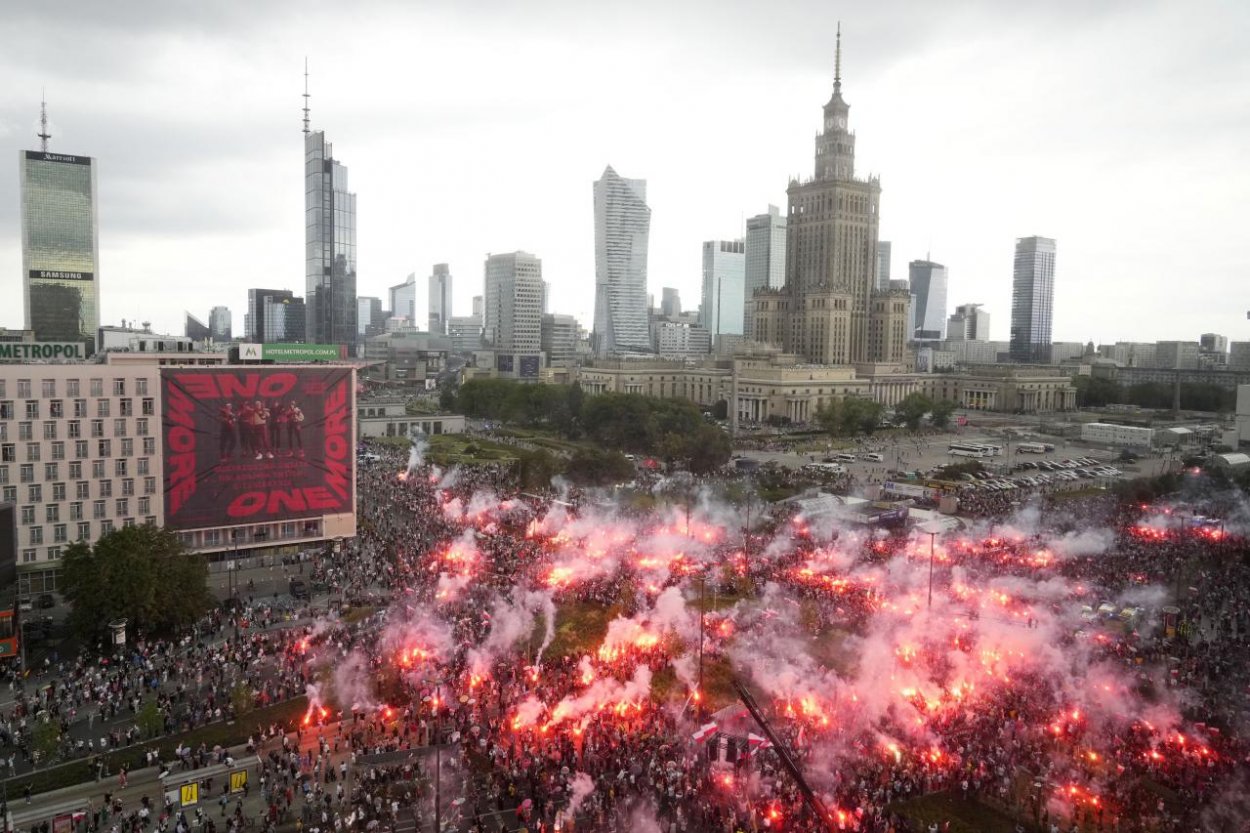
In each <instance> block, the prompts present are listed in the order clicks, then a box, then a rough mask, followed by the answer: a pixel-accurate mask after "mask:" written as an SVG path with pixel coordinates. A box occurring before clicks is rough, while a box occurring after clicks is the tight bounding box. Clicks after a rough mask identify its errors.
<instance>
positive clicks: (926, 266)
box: [907, 260, 947, 341]
mask: <svg viewBox="0 0 1250 833" xmlns="http://www.w3.org/2000/svg"><path fill="white" fill-rule="evenodd" d="M907 275H908V280H909V281H910V282H911V292H912V294H913V295H915V296H916V309H915V311H914V314H915V316H916V317H915V318H914V319H913V320H912V328H913V333H914V335H913V339H914V340H915V341H941V340H942V339H943V338H945V337H946V284H947V277H946V267H945V266H943V265H942V264H940V263H934V262H933V261H931V260H913V261H912V262H911V263H909V264H908V265H907Z"/></svg>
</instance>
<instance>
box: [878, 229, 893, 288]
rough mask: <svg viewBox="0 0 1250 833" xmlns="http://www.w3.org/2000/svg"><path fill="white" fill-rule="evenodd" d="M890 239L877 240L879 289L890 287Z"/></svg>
mask: <svg viewBox="0 0 1250 833" xmlns="http://www.w3.org/2000/svg"><path fill="white" fill-rule="evenodd" d="M892 248H893V247H892V246H891V245H890V241H889V240H878V241H877V289H889V288H890V255H891V249H892Z"/></svg>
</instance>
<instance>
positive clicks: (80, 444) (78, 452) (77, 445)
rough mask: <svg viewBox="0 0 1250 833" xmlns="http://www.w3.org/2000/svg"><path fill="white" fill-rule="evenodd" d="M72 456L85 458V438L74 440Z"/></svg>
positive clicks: (80, 458)
mask: <svg viewBox="0 0 1250 833" xmlns="http://www.w3.org/2000/svg"><path fill="white" fill-rule="evenodd" d="M74 456H75V457H77V458H78V459H79V460H83V459H86V457H87V441H86V440H74Z"/></svg>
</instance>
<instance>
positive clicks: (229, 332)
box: [208, 306, 234, 342]
mask: <svg viewBox="0 0 1250 833" xmlns="http://www.w3.org/2000/svg"><path fill="white" fill-rule="evenodd" d="M208 329H209V330H211V331H212V334H213V341H221V342H225V341H231V340H232V339H233V338H234V329H233V327H232V326H231V317H230V308H229V307H223V306H216V307H213V309H212V311H211V312H210V313H209V314H208Z"/></svg>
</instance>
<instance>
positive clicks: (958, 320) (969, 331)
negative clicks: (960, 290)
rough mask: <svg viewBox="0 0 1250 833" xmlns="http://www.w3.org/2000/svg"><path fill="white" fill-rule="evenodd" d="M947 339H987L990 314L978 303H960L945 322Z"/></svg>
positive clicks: (988, 338)
mask: <svg viewBox="0 0 1250 833" xmlns="http://www.w3.org/2000/svg"><path fill="white" fill-rule="evenodd" d="M946 340H947V341H989V340H990V314H989V313H988V312H986V311H985V310H983V309H981V305H980V304H960V305H959V306H957V307H955V314H954V315H952V316H951V317H950V320H949V321H947V324H946Z"/></svg>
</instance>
